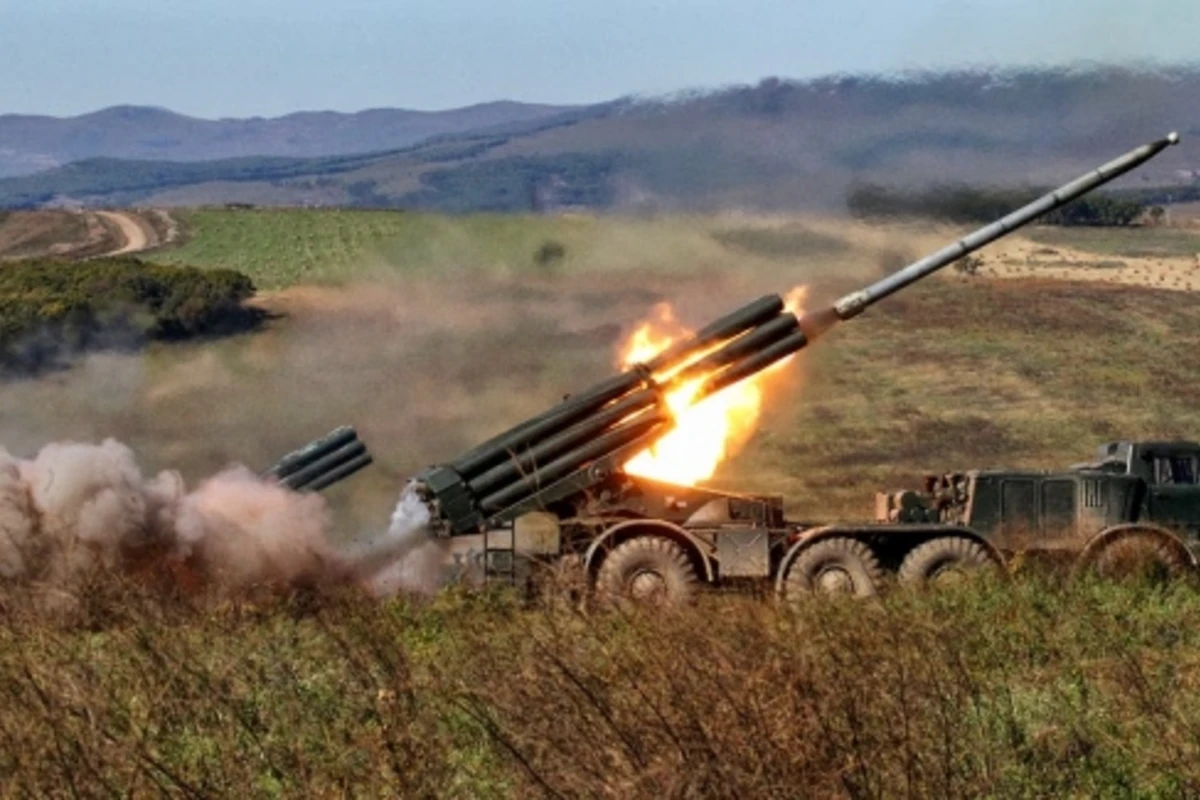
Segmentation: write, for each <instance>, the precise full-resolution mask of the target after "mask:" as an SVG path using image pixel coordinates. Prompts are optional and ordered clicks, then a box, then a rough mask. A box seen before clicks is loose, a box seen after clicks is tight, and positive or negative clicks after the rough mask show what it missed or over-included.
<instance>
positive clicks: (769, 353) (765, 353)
mask: <svg viewBox="0 0 1200 800" xmlns="http://www.w3.org/2000/svg"><path fill="white" fill-rule="evenodd" d="M807 344H808V337H807V336H805V335H804V331H801V330H797V331H795V332H793V333H790V334H788V335H787V336H785V337H783V338H782V339H780V340H779V341H777V342H775V343H774V344H771V345H770V346H768V347H765V348H763V349H762V350H759V351H758V352H756V353H754V354H753V355H751V356H749V357H748V358H744V359H742V360H741V361H738V362H736V363H734V364H733V365H731V366H730V367H729V368H728V369H724V370H722V371H720V372H718V373H717V374H716V375H713V376H712V377H711V378H709V379H708V380H707V381H705V382H704V385H703V386H701V387H700V391H699V392H697V393H696V399H697V402H699V400H701V399H703V398H705V397H711V396H712V395H714V394H716V393H717V392H719V391H721V390H722V389H726V388H728V387H730V386H732V385H733V384H735V383H737V382H738V381H742V380H745V379H746V378H749V377H750V376H751V375H754V374H755V373H757V372H761V371H762V370H764V369H766V368H767V367H769V366H771V365H772V364H774V363H775V362H776V361H779V360H780V359H783V358H786V357H787V356H790V355H791V354H792V353H795V352H796V351H797V350H801V349H803V348H804V347H805V345H807Z"/></svg>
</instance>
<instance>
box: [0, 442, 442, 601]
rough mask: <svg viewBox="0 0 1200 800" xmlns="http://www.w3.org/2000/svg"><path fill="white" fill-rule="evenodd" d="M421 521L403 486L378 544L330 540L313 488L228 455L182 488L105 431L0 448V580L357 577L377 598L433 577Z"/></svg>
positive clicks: (263, 582) (323, 581)
mask: <svg viewBox="0 0 1200 800" xmlns="http://www.w3.org/2000/svg"><path fill="white" fill-rule="evenodd" d="M428 519H429V516H428V511H427V510H426V509H425V507H424V506H423V505H422V504H421V503H420V501H419V500H418V499H417V498H416V497H415V496H414V495H412V494H410V493H406V494H405V495H404V496H403V497H402V498H401V500H400V502H399V504H398V505H397V507H396V511H395V514H394V516H393V519H392V523H391V525H390V527H389V529H388V530H387V532H386V533H385V534H383V535H382V536H381V537H380V541H379V542H373V543H371V546H370V547H364V546H361V545H360V546H358V547H356V548H347V547H339V546H337V545H336V544H335V543H334V542H333V540H332V539H331V538H330V531H331V514H330V511H329V509H328V508H327V506H326V503H325V500H324V499H323V498H322V497H321V496H320V495H318V494H306V493H298V492H293V491H291V490H289V489H286V488H284V487H282V486H280V485H278V484H276V483H274V482H270V481H266V480H263V479H262V478H260V477H258V476H257V475H256V474H254V473H253V472H251V471H250V470H249V469H247V468H246V467H243V466H240V465H236V466H232V467H229V468H227V469H225V470H222V471H221V472H219V473H218V474H216V475H214V476H212V477H210V478H208V479H206V480H204V481H202V482H201V483H200V484H199V485H198V486H197V487H196V488H195V489H194V490H192V491H190V492H189V491H187V490H186V487H185V485H184V481H183V478H182V477H181V476H180V474H179V473H178V472H174V471H170V470H168V471H163V472H160V473H159V474H158V475H155V476H153V477H151V478H146V477H145V476H143V474H142V472H141V470H140V468H139V467H138V464H137V461H136V459H135V457H134V454H133V452H132V451H131V450H130V449H129V448H128V447H127V446H125V445H124V444H122V443H120V442H118V441H116V440H115V439H106V440H104V441H103V442H101V443H100V444H90V443H80V442H55V443H51V444H47V445H46V446H44V447H43V448H42V449H41V450H40V451H39V452H38V453H37V455H36V456H35V457H34V458H32V459H28V460H23V459H18V458H15V457H13V456H12V455H10V454H9V453H8V451H6V450H4V449H3V448H0V580H3V581H4V582H6V583H9V584H22V583H23V584H29V585H42V586H50V587H53V588H54V589H56V590H63V591H64V592H65V593H66V595H68V596H69V595H71V593H72V592H74V591H80V590H82V589H84V587H86V586H87V584H88V581H89V580H90V579H92V578H94V577H95V576H96V575H98V574H100V573H102V572H105V571H112V572H117V573H120V574H124V575H131V576H150V577H152V578H154V579H155V580H156V581H161V580H162V579H166V580H167V582H168V583H167V585H169V586H172V587H174V588H177V589H181V590H183V591H185V592H197V591H207V590H216V591H218V592H220V593H226V594H227V593H239V592H246V591H249V590H256V589H262V588H269V589H277V590H288V589H293V588H298V587H305V586H318V585H357V586H359V587H361V588H363V589H365V590H367V591H369V592H371V593H372V594H374V595H376V596H380V597H382V596H390V595H394V594H396V593H398V592H422V593H428V592H432V591H434V590H436V589H437V587H438V585H439V583H440V580H439V563H438V561H437V559H438V558H440V552H439V549H438V548H437V546H436V545H434V544H432V543H431V541H430V540H429V538H428V536H427V535H426V532H425V526H426V523H427V522H428ZM157 585H161V584H157Z"/></svg>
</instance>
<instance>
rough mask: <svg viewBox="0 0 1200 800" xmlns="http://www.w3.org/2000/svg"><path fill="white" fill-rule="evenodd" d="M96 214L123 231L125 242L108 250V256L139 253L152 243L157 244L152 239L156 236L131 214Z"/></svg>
mask: <svg viewBox="0 0 1200 800" xmlns="http://www.w3.org/2000/svg"><path fill="white" fill-rule="evenodd" d="M96 215H97V216H100V217H103V218H104V219H106V220H108V221H109V222H111V223H112V224H113V225H116V226H117V229H118V230H120V231H121V238H122V239H124V244H122V245H121V246H119V247H118V248H117V249H115V250H110V251H108V252H107V253H105V254H104V255H106V256H121V255H126V254H128V253H137V252H140V251H142V250H145V249H146V248H147V247H150V246H151V245H152V244H157V242H152V241H151V239H152V238H155V237H152V234H151V232H148V231H147V229H146V228H144V227H143V226H142V225H141V224H139V222H138V220H137V219H135V218H134V217H133V215H131V214H128V213H125V212H123V211H97V212H96Z"/></svg>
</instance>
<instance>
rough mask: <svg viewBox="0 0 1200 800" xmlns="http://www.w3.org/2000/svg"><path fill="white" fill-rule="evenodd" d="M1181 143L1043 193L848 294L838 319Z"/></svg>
mask: <svg viewBox="0 0 1200 800" xmlns="http://www.w3.org/2000/svg"><path fill="white" fill-rule="evenodd" d="M1178 142H1179V134H1177V133H1169V134H1167V135H1166V136H1165V137H1163V138H1162V139H1159V140H1157V141H1154V142H1150V143H1149V144H1144V145H1142V146H1141V147H1137V148H1135V149H1133V150H1130V151H1129V152H1128V153H1126V154H1125V155H1123V156H1119V157H1117V158H1114V159H1113V160H1112V161H1109V162H1108V163H1107V164H1104V165H1103V166H1101V167H1099V168H1097V169H1094V170H1092V171H1091V172H1089V173H1087V174H1086V175H1081V176H1080V177H1078V178H1076V179H1075V180H1073V181H1071V182H1070V183H1065V184H1063V185H1062V186H1060V187H1058V188H1057V189H1055V190H1054V191H1052V192H1049V193H1048V194H1044V195H1042V196H1041V197H1039V198H1038V199H1036V200H1034V201H1033V202H1031V203H1028V204H1027V205H1024V206H1022V207H1021V208H1018V209H1017V210H1016V211H1013V212H1012V213H1011V214H1008V215H1006V216H1004V217H1001V218H1000V219H998V220H996V221H995V222H992V223H990V224H988V225H984V226H983V227H982V228H980V229H979V230H977V231H975V232H974V233H971V234H969V235H967V236H964V237H963V238H962V239H959V240H958V241H957V242H955V243H954V244H951V245H948V246H946V247H943V248H942V249H941V250H938V251H937V252H936V253H934V254H932V255H929V256H926V257H925V258H922V259H921V260H920V261H915V262H913V263H912V264H909V265H908V266H907V267H904V268H903V269H901V270H899V271H898V272H894V273H892V274H891V275H888V276H887V277H885V278H883V279H882V280H880V281H877V282H876V283H873V284H871V285H870V286H868V287H866V288H865V289H861V290H859V291H857V292H852V293H851V294H848V295H846V296H845V297H843V298H842V299H841V300H838V301H837V303H835V304H834V309H835V310H836V311H837V316H838V318H839V319H843V320H845V319H850V318H851V317H854V316H857V315H858V314H861V313H862V312H863V311H864V310H866V309H867V308H869V307H870V306H872V305H874V304H875V303H878V302H879V301H880V300H882V299H883V298H885V297H887V296H888V295H890V294H893V293H894V292H898V291H900V290H901V289H903V288H904V287H905V286H908V285H909V284H911V283H915V282H916V281H919V280H921V278H924V277H925V276H927V275H930V274H932V273H934V272H936V271H938V270H939V269H941V268H942V267H944V266H946V265H947V264H949V263H951V262H952V261H956V260H958V259H959V258H962V257H963V256H965V255H966V254H967V253H971V252H974V251H975V250H978V249H979V248H981V247H983V246H984V245H986V244H989V243H990V242H993V241H995V240H996V239H999V238H1000V237H1001V236H1003V235H1005V234H1006V233H1009V232H1010V231H1013V230H1016V229H1017V228H1019V227H1021V226H1022V225H1026V224H1028V223H1029V222H1031V221H1033V220H1034V219H1036V218H1038V217H1040V216H1041V215H1042V214H1045V213H1046V212H1048V211H1053V210H1054V209H1056V208H1058V207H1060V206H1062V205H1065V204H1066V203H1069V202H1071V201H1072V200H1074V199H1075V198H1077V197H1080V196H1082V195H1084V194H1087V193H1088V192H1090V191H1091V190H1092V189H1095V188H1096V187H1098V186H1103V185H1104V184H1106V183H1108V182H1109V181H1111V180H1113V179H1114V178H1118V177H1120V176H1121V175H1124V174H1125V173H1126V172H1129V171H1130V170H1131V169H1134V168H1135V167H1138V166H1140V165H1142V164H1144V163H1146V162H1147V161H1149V160H1150V159H1151V158H1154V156H1156V155H1158V154H1159V153H1160V152H1161V151H1162V150H1164V149H1166V148H1167V147H1169V146H1171V145H1173V144H1178Z"/></svg>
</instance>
